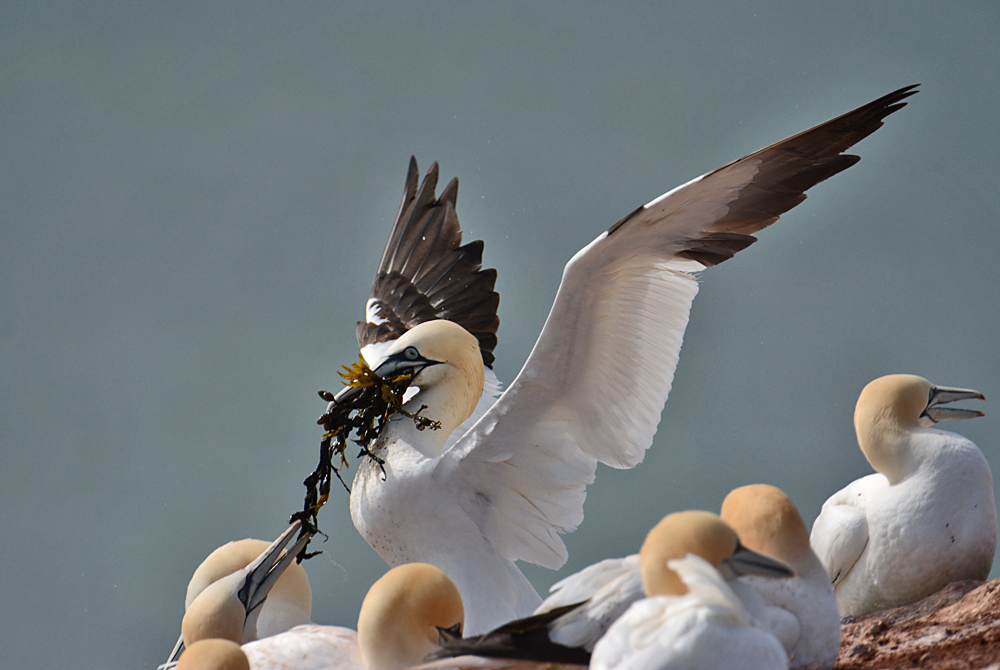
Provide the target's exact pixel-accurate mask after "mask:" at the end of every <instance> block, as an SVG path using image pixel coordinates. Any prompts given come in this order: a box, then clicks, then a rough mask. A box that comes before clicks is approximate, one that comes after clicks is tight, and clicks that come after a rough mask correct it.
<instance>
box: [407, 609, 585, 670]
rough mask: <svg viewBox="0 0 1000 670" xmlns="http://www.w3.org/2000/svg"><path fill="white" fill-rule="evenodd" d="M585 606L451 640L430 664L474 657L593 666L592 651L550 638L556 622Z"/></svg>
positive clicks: (434, 655) (535, 616)
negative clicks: (441, 660) (460, 657)
mask: <svg viewBox="0 0 1000 670" xmlns="http://www.w3.org/2000/svg"><path fill="white" fill-rule="evenodd" d="M584 604H585V603H584V602H581V603H574V604H572V605H565V606H563V607H557V608H554V609H552V610H549V611H548V612H544V613H542V614H535V615H533V616H530V617H526V618H524V619H517V620H515V621H511V622H508V623H505V624H504V625H502V626H500V627H499V628H496V629H494V630H492V631H490V632H489V633H486V634H484V635H477V636H473V637H467V638H456V639H448V640H446V641H445V642H444V644H442V646H441V649H439V650H437V651H435V652H434V653H432V654H431V655H430V656H428V657H427V659H426V660H428V661H430V660H436V659H442V658H455V657H458V656H466V655H473V656H486V657H491V658H509V659H520V660H525V661H537V662H540V663H567V664H571V665H589V664H590V652H589V651H587V650H586V649H583V648H581V647H567V646H565V645H562V644H558V643H556V642H553V641H552V640H551V639H550V638H549V631H550V626H551V624H552V622H553V621H554V620H555V619H558V618H559V617H561V616H563V615H564V614H567V613H569V612H572V611H573V610H575V609H577V608H578V607H580V606H581V605H584Z"/></svg>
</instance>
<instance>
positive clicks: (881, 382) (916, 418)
mask: <svg viewBox="0 0 1000 670" xmlns="http://www.w3.org/2000/svg"><path fill="white" fill-rule="evenodd" d="M931 388H932V387H931V383H930V382H929V381H927V380H926V379H924V378H923V377H918V376H916V375H887V376H885V377H879V378H878V379H876V380H874V381H872V382H871V383H869V384H868V385H867V386H865V388H864V390H862V391H861V395H860V396H859V397H858V404H857V406H856V407H855V409H854V429H855V431H856V432H857V436H858V445H859V446H860V447H861V451H862V453H864V455H865V458H866V459H868V462H869V463H870V464H871V466H872V467H873V468H874V469H875V470H876V471H878V472H880V473H882V474H883V475H885V476H886V478H887V479H888V480H889V483H890V484H895V483H897V482H899V481H900V480H902V479H903V478H904V477H906V476H907V475H908V474H910V473H911V472H913V470H914V469H915V467H916V466H917V465H919V460H918V458H916V454H914V453H913V452H912V450H911V449H910V437H911V435H912V434H913V433H914V432H917V431H919V430H920V415H921V413H922V412H923V411H924V409H926V407H927V403H928V401H929V398H930V393H931Z"/></svg>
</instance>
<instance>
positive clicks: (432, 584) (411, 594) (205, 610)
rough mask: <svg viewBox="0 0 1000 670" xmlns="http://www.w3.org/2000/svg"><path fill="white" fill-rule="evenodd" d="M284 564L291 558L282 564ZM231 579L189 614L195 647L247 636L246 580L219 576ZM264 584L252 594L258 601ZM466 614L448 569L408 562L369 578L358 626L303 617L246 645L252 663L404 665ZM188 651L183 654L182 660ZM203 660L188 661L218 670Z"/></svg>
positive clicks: (360, 668) (296, 667) (457, 626)
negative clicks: (324, 623) (305, 620)
mask: <svg viewBox="0 0 1000 670" xmlns="http://www.w3.org/2000/svg"><path fill="white" fill-rule="evenodd" d="M299 548H301V545H300V546H299ZM292 555H293V556H294V554H292ZM284 567H287V562H286V563H282V564H281V568H284ZM227 581H232V582H233V583H232V585H229V586H225V588H224V591H223V587H221V586H220V587H215V591H217V592H218V593H220V594H222V595H221V597H212V598H211V599H210V600H208V601H205V600H203V599H201V597H200V596H199V600H198V602H197V603H196V604H195V605H193V606H192V608H191V610H189V612H188V613H187V614H186V615H185V620H184V626H183V628H184V636H185V639H186V640H188V641H189V642H190V644H191V646H192V648H193V647H195V646H198V645H200V643H201V642H203V641H206V640H211V639H213V638H221V639H224V640H228V641H230V642H233V643H236V644H239V641H240V640H245V639H246V634H245V633H244V631H245V630H246V628H247V626H248V623H247V619H248V618H249V617H252V611H253V608H252V607H250V608H249V609H251V612H249V613H248V612H247V609H248V606H247V605H245V604H244V602H243V600H244V597H243V596H242V595H241V594H242V593H244V592H245V591H247V589H246V588H245V587H246V585H247V584H249V581H248V579H247V577H246V576H245V575H243V574H241V573H240V572H237V573H234V575H231V576H230V577H224V578H223V579H221V580H219V582H216V583H217V584H223V585H224V584H225V583H226V582H227ZM213 586H214V585H213ZM267 588H268V587H267V586H266V585H265V587H264V588H263V589H262V592H260V593H259V594H256V593H255V594H251V595H250V596H249V599H250V600H251V601H252V602H256V603H257V605H256V607H257V608H258V609H259V603H260V599H261V598H264V597H266V596H267V594H266V590H267ZM210 590H212V587H210V589H206V591H210ZM251 590H252V589H251ZM462 620H463V609H462V601H461V596H460V595H459V593H458V589H457V588H456V587H455V585H454V584H453V583H452V582H451V580H449V579H448V577H447V575H445V574H444V573H443V572H442V571H441V570H439V569H438V568H436V567H434V566H432V565H427V564H421V563H411V564H407V565H403V566H399V567H397V568H393V569H392V570H390V571H389V572H387V573H386V574H385V575H383V576H382V577H381V578H380V579H379V580H378V581H376V582H375V584H373V585H372V587H371V589H369V591H368V595H367V596H365V600H364V602H363V603H362V605H361V612H360V614H359V615H358V632H357V633H355V632H354V631H352V630H350V629H348V628H342V627H340V626H321V625H317V624H306V625H302V626H296V627H295V628H292V629H291V630H288V631H285V632H283V633H279V634H277V635H273V636H271V637H267V638H261V639H257V640H255V641H252V642H247V643H245V644H243V645H242V647H241V650H242V654H243V656H244V657H245V658H246V659H248V663H249V667H250V669H251V670H331V669H333V670H403V669H404V668H407V667H409V666H412V665H416V664H417V663H419V662H420V661H422V660H423V659H424V657H425V656H427V655H428V654H429V653H431V652H433V651H435V650H436V649H438V648H439V646H440V642H441V639H442V635H446V634H447V635H449V636H452V637H457V636H460V635H461V627H462ZM213 641H214V640H213ZM188 651H190V650H188ZM188 651H186V652H185V654H184V655H181V663H183V662H185V655H186V654H187V653H188ZM223 651H225V649H223ZM231 655H232V656H235V655H236V654H235V653H232V652H227V653H226V654H225V658H227V659H228V658H229V657H230V656H231ZM195 657H196V658H197V657H198V655H197V654H196V655H195ZM211 657H212V658H222V657H223V654H222V653H214V654H211ZM188 662H189V663H193V661H188ZM213 662H215V661H213ZM205 663H206V665H204V666H202V665H193V664H192V665H189V666H187V667H189V668H190V669H191V670H216V669H215V666H214V665H208V661H206V662H205ZM220 670H221V669H220Z"/></svg>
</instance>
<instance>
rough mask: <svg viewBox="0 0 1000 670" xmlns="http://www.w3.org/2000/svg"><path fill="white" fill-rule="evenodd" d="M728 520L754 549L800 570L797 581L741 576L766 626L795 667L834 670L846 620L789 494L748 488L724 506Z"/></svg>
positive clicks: (768, 488)
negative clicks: (760, 603) (762, 612)
mask: <svg viewBox="0 0 1000 670" xmlns="http://www.w3.org/2000/svg"><path fill="white" fill-rule="evenodd" d="M721 516H722V518H723V519H724V520H725V521H726V522H728V523H729V525H730V526H732V527H733V530H735V531H736V534H737V535H739V536H740V541H741V542H743V544H744V545H745V546H747V547H749V548H750V549H753V550H755V551H759V552H761V553H762V554H765V555H767V556H771V557H773V558H777V559H778V560H780V561H782V562H784V563H787V564H788V565H790V566H791V567H792V568H793V569H794V570H795V575H796V576H795V577H794V578H792V579H761V578H760V577H754V576H747V577H740V578H739V580H738V581H739V582H741V583H742V584H743V585H745V586H747V587H749V588H750V589H752V590H753V591H754V592H755V593H757V595H759V596H760V598H761V600H762V601H763V604H764V605H765V606H767V607H766V614H765V617H764V618H765V619H767V621H766V622H765V623H764V624H763V627H764V628H766V629H768V630H770V632H771V633H773V634H774V636H775V637H777V638H778V640H779V641H780V642H781V643H782V644H783V645H784V647H785V650H786V651H787V652H788V654H789V662H790V664H791V666H792V667H793V668H802V669H803V670H806V669H815V670H829V669H830V668H833V665H834V663H836V661H837V654H839V653H840V615H839V614H838V613H837V600H836V598H835V597H834V595H833V586H832V585H831V584H830V578H829V576H828V575H827V572H826V568H825V567H823V564H822V563H821V562H820V560H819V558H818V557H817V556H816V554H814V553H813V550H812V548H811V547H810V546H809V529H808V528H806V524H805V523H804V522H803V521H802V517H801V516H800V515H799V511H798V510H797V509H796V508H795V505H794V504H793V503H792V501H791V499H790V498H789V497H788V496H787V495H785V493H784V492H783V491H782V490H781V489H779V488H776V487H774V486H768V485H767V484H753V485H750V486H742V487H740V488H738V489H735V490H733V491H732V492H730V494H729V495H728V496H726V499H725V500H724V501H723V502H722V512H721Z"/></svg>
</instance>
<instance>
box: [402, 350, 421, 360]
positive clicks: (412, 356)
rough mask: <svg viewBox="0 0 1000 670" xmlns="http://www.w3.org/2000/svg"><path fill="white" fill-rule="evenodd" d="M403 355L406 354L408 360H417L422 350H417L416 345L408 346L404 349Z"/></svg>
mask: <svg viewBox="0 0 1000 670" xmlns="http://www.w3.org/2000/svg"><path fill="white" fill-rule="evenodd" d="M403 355H404V356H406V360H408V361H415V360H417V358H418V357H419V356H420V352H419V351H417V348H416V347H407V348H406V349H403Z"/></svg>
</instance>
